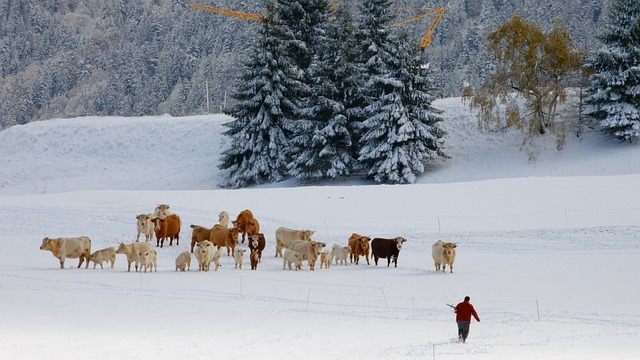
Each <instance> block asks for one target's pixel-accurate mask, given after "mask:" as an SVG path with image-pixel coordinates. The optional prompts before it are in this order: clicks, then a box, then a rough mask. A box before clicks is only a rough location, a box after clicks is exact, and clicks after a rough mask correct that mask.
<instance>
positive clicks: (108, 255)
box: [89, 247, 116, 269]
mask: <svg viewBox="0 0 640 360" xmlns="http://www.w3.org/2000/svg"><path fill="white" fill-rule="evenodd" d="M89 260H91V261H93V268H94V269H95V268H96V265H98V264H100V268H101V269H104V267H103V266H102V263H103V262H105V261H106V262H107V264H108V263H109V261H110V262H111V268H112V269H113V267H114V265H115V263H116V248H114V247H109V248H106V249H102V250H98V251H96V252H94V253H93V254H91V256H90V257H89Z"/></svg>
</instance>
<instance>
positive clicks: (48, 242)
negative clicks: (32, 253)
mask: <svg viewBox="0 0 640 360" xmlns="http://www.w3.org/2000/svg"><path fill="white" fill-rule="evenodd" d="M51 243H52V241H51V239H49V238H48V237H46V238H44V239H42V245H40V250H49V249H51Z"/></svg>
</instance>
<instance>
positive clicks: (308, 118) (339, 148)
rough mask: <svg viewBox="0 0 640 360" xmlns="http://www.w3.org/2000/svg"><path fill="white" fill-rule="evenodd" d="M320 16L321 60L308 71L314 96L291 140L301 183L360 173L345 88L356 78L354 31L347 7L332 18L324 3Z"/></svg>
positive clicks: (293, 168)
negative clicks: (353, 61)
mask: <svg viewBox="0 0 640 360" xmlns="http://www.w3.org/2000/svg"><path fill="white" fill-rule="evenodd" d="M325 4H326V6H325V7H324V8H319V9H320V11H322V12H324V14H325V16H318V18H320V19H324V20H322V24H325V26H326V28H325V29H324V31H323V32H319V34H318V36H317V37H316V39H315V43H316V44H317V46H318V51H317V55H316V56H315V57H314V61H313V62H312V63H311V64H310V66H309V69H308V74H309V79H310V80H311V82H310V84H309V85H310V92H309V94H308V96H307V97H306V98H305V99H304V107H303V108H302V109H301V112H300V119H298V120H297V121H296V122H295V123H294V136H293V138H292V139H291V145H292V146H291V153H292V162H291V163H290V165H289V170H290V174H291V175H293V176H295V177H296V178H298V179H301V180H309V181H312V180H318V179H323V178H325V179H333V178H335V177H337V176H347V175H349V174H350V173H351V171H352V170H353V169H354V168H355V167H356V164H357V161H356V159H355V157H354V154H355V152H354V147H353V142H352V139H351V130H350V128H349V124H348V119H347V116H346V109H345V106H344V101H345V98H346V94H345V90H344V86H345V84H346V83H347V82H348V81H349V76H350V75H351V74H352V71H351V70H350V69H351V67H352V62H351V61H352V59H351V56H350V52H351V51H353V31H351V30H352V29H353V26H352V22H351V17H350V16H349V13H348V11H347V10H346V9H345V8H344V7H339V8H337V9H335V11H333V12H330V9H329V6H328V4H327V3H326V2H325Z"/></svg>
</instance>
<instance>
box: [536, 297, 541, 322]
mask: <svg viewBox="0 0 640 360" xmlns="http://www.w3.org/2000/svg"><path fill="white" fill-rule="evenodd" d="M536 311H537V313H538V321H540V304H538V299H536Z"/></svg>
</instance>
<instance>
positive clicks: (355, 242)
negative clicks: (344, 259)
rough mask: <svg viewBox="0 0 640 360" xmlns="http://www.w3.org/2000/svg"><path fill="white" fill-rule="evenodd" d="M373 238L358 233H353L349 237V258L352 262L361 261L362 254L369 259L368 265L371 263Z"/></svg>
mask: <svg viewBox="0 0 640 360" xmlns="http://www.w3.org/2000/svg"><path fill="white" fill-rule="evenodd" d="M370 241H371V238H370V237H368V236H362V235H358V234H356V233H353V234H351V236H350V237H349V243H348V244H349V247H350V248H351V254H350V256H349V259H350V260H351V262H354V261H355V263H356V265H358V263H359V262H360V256H364V257H365V259H367V265H369V248H370V246H369V242H370Z"/></svg>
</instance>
